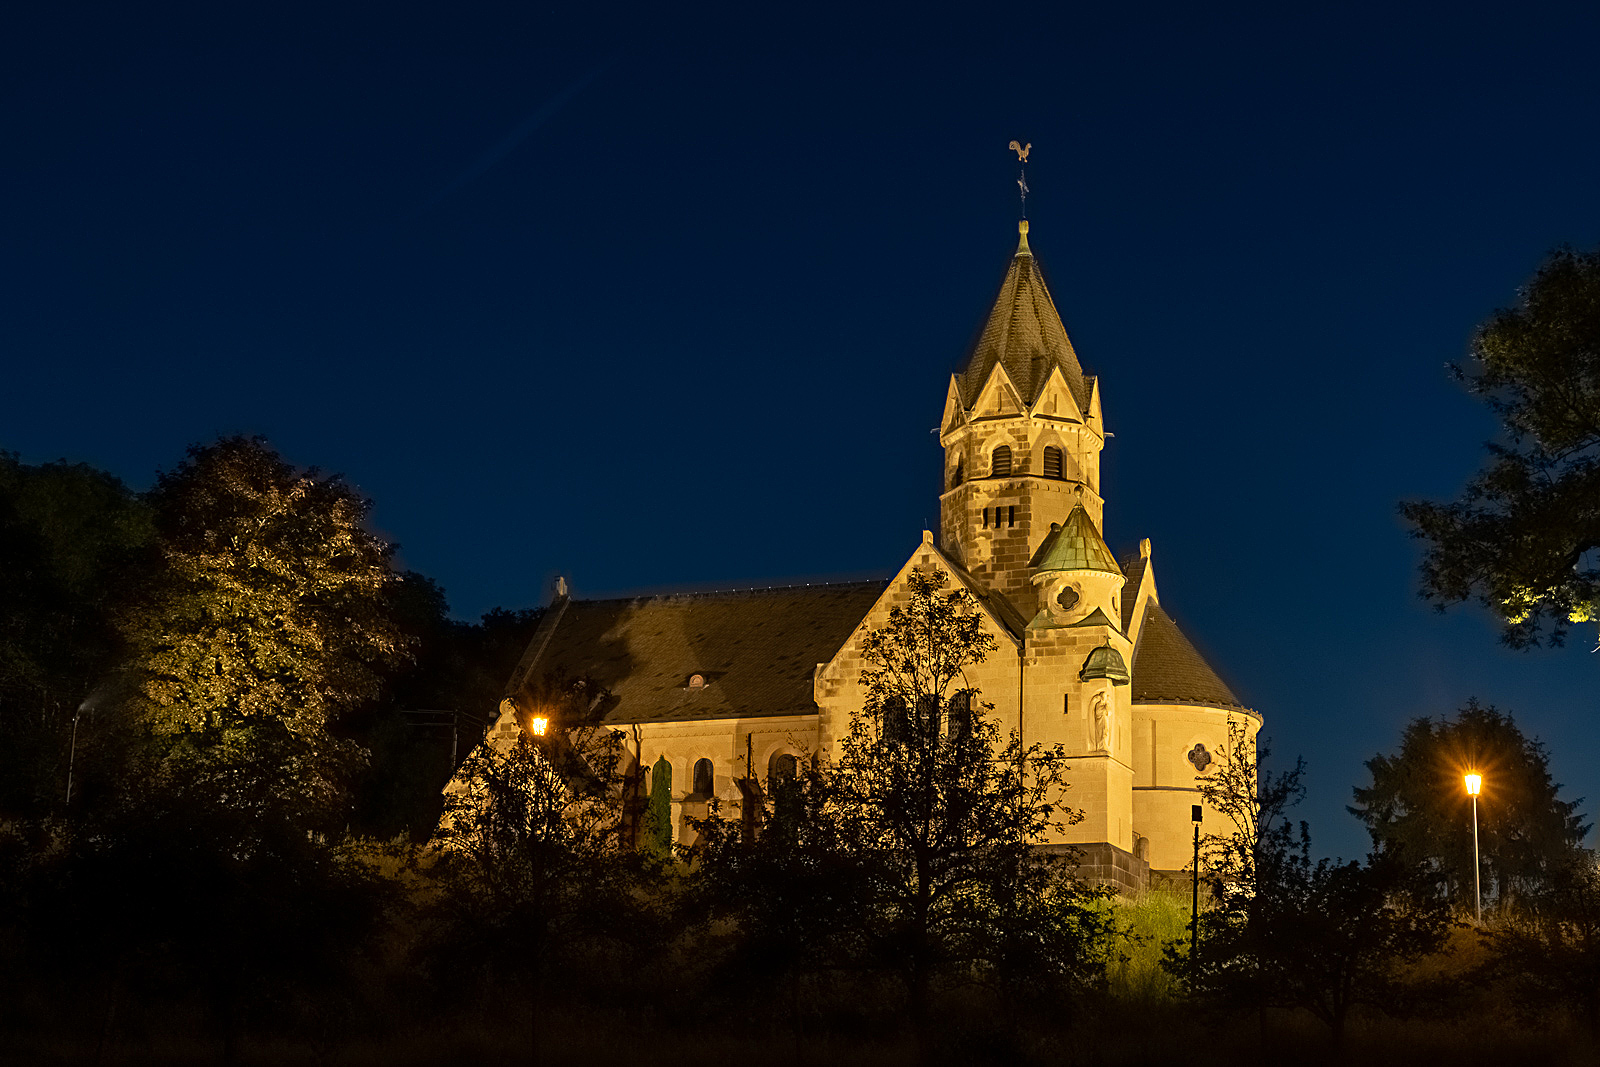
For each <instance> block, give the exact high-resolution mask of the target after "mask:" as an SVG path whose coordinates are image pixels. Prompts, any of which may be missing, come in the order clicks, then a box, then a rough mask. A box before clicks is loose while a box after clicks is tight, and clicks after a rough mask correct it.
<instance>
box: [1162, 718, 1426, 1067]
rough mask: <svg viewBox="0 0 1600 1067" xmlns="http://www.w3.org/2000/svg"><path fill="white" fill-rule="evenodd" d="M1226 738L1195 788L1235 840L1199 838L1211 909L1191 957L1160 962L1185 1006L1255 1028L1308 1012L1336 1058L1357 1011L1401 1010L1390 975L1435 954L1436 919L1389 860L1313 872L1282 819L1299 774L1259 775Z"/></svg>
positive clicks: (1241, 746)
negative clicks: (1269, 1018) (1245, 1018)
mask: <svg viewBox="0 0 1600 1067" xmlns="http://www.w3.org/2000/svg"><path fill="white" fill-rule="evenodd" d="M1229 726H1230V729H1229V746H1228V753H1227V755H1226V757H1225V759H1224V761H1223V765H1222V767H1221V768H1219V770H1218V772H1217V773H1216V774H1214V775H1212V776H1210V777H1202V778H1197V781H1199V782H1200V783H1201V792H1202V794H1203V795H1204V796H1205V797H1206V799H1207V800H1209V801H1210V802H1211V804H1212V805H1213V806H1215V807H1216V808H1218V809H1219V810H1220V811H1222V812H1223V814H1225V815H1226V816H1228V818H1229V820H1230V821H1231V822H1233V823H1234V830H1233V832H1232V833H1230V834H1227V835H1211V836H1209V837H1208V838H1207V853H1206V854H1207V859H1208V868H1207V872H1208V880H1209V881H1210V884H1211V897H1212V906H1211V907H1210V908H1209V909H1208V910H1207V911H1205V912H1204V913H1202V915H1201V916H1200V917H1199V919H1198V922H1199V928H1200V945H1199V951H1198V952H1197V953H1196V954H1195V955H1194V956H1193V957H1192V958H1191V957H1188V956H1186V955H1185V954H1184V953H1183V952H1182V951H1181V949H1180V947H1179V945H1178V944H1174V945H1169V946H1168V948H1167V952H1166V958H1165V960H1164V962H1165V964H1166V966H1167V967H1168V968H1169V970H1171V971H1173V972H1174V973H1176V974H1178V975H1180V976H1181V977H1182V978H1183V979H1184V980H1185V981H1186V983H1187V984H1188V988H1189V990H1190V992H1191V994H1193V995H1195V996H1197V997H1199V998H1201V999H1204V1000H1208V1001H1211V1002H1212V1003H1215V1004H1218V1005H1220V1006H1224V1007H1234V1008H1242V1009H1247V1010H1253V1011H1255V1012H1257V1013H1258V1014H1261V1017H1262V1021H1263V1028H1264V1025H1265V1015H1264V1011H1265V1009H1266V1008H1269V1007H1278V1008H1298V1009H1302V1010H1305V1011H1308V1012H1310V1013H1311V1014H1312V1015H1313V1016H1315V1017H1316V1018H1317V1019H1318V1020H1320V1021H1321V1022H1322V1023H1323V1024H1324V1025H1326V1026H1327V1027H1328V1032H1329V1035H1330V1037H1331V1039H1332V1042H1333V1045H1334V1047H1335V1048H1336V1049H1337V1048H1339V1047H1341V1046H1342V1044H1343V1041H1344V1034H1345V1027H1346V1024H1347V1023H1348V1021H1349V1018H1350V1013H1351V1011H1352V1009H1353V1008H1355V1007H1356V1006H1357V1005H1367V1006H1369V1007H1374V1008H1377V1009H1379V1010H1382V1011H1386V1012H1393V1011H1396V1010H1398V1009H1399V1008H1400V1007H1402V1006H1403V1004H1404V998H1403V996H1402V993H1403V989H1404V987H1403V983H1402V981H1401V979H1400V974H1401V971H1402V969H1403V968H1404V967H1405V966H1406V965H1407V964H1410V963H1412V962H1415V961H1416V960H1417V959H1419V958H1421V957H1423V956H1425V955H1428V954H1429V953H1432V952H1434V951H1437V949H1438V948H1439V947H1440V946H1441V945H1442V944H1443V942H1444V939H1445V936H1446V933H1447V931H1448V928H1449V923H1448V920H1447V917H1446V915H1445V912H1444V910H1443V908H1442V907H1441V906H1440V905H1439V904H1438V903H1437V902H1431V903H1430V902H1422V903H1417V902H1415V901H1414V900H1412V899H1411V894H1409V893H1408V892H1407V890H1408V889H1409V888H1410V886H1411V883H1412V879H1413V878H1414V877H1415V874H1414V869H1413V868H1412V867H1411V866H1408V865H1407V864H1406V863H1405V862H1404V861H1403V860H1402V859H1401V858H1400V857H1399V856H1397V855H1393V854H1388V855H1384V854H1379V855H1374V856H1372V857H1369V860H1368V863H1367V864H1366V865H1362V864H1360V863H1355V862H1349V863H1343V862H1337V861H1332V860H1327V859H1324V860H1320V861H1318V862H1316V863H1315V864H1313V863H1312V862H1311V835H1310V830H1309V828H1308V827H1307V826H1306V824H1305V823H1303V822H1302V823H1301V824H1300V826H1299V833H1298V835H1296V834H1295V832H1294V829H1293V827H1292V826H1291V824H1290V822H1289V820H1288V817H1287V810H1288V809H1289V808H1290V807H1292V806H1293V805H1294V804H1296V803H1298V802H1299V800H1300V799H1301V798H1302V797H1303V796H1304V788H1303V786H1302V784H1301V778H1302V776H1303V774H1304V770H1305V766H1304V762H1303V761H1299V760H1297V761H1296V763H1295V766H1294V768H1293V769H1292V770H1289V771H1285V772H1280V773H1278V774H1271V773H1266V772H1263V771H1262V770H1261V760H1262V759H1263V758H1264V757H1265V755H1266V753H1265V748H1264V746H1260V747H1258V746H1257V745H1253V744H1251V743H1250V740H1249V737H1248V734H1247V732H1246V731H1245V729H1244V727H1243V724H1242V723H1237V722H1234V723H1230V724H1229Z"/></svg>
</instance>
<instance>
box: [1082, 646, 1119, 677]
mask: <svg viewBox="0 0 1600 1067" xmlns="http://www.w3.org/2000/svg"><path fill="white" fill-rule="evenodd" d="M1078 677H1079V678H1081V679H1083V680H1084V681H1088V680H1089V679H1090V678H1109V679H1111V684H1112V685H1127V684H1128V682H1129V680H1130V679H1129V677H1128V665H1127V664H1126V663H1124V662H1123V661H1122V653H1120V652H1118V651H1117V650H1116V649H1114V648H1112V647H1111V646H1110V645H1101V646H1100V647H1099V648H1097V649H1095V650H1094V651H1093V652H1090V653H1089V658H1088V659H1086V660H1084V661H1083V669H1082V670H1081V671H1079V672H1078Z"/></svg>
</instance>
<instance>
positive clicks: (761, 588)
mask: <svg viewBox="0 0 1600 1067" xmlns="http://www.w3.org/2000/svg"><path fill="white" fill-rule="evenodd" d="M889 581H890V579H889V578H863V579H860V580H857V581H851V582H796V583H792V584H789V585H752V586H745V587H739V586H734V587H733V588H730V589H689V590H684V591H681V592H671V593H634V594H632V595H631V596H608V597H593V598H589V599H576V598H575V599H573V600H572V603H574V604H621V603H626V602H630V601H637V600H669V599H679V600H691V599H696V598H703V597H732V596H754V595H755V594H757V593H774V592H780V591H783V590H788V589H844V588H865V587H867V586H878V585H887V584H888V583H889Z"/></svg>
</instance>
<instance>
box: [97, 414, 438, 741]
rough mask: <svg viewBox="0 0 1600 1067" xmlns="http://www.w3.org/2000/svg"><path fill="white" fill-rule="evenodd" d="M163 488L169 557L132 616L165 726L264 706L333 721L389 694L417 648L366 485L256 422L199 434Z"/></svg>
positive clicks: (140, 683)
mask: <svg viewBox="0 0 1600 1067" xmlns="http://www.w3.org/2000/svg"><path fill="white" fill-rule="evenodd" d="M150 499H151V502H152V504H153V505H154V508H155V514H156V530H157V534H158V538H159V546H160V551H161V557H162V566H161V568H160V571H159V573H157V574H156V575H154V576H152V579H151V580H150V581H149V582H147V583H146V584H145V586H144V588H143V589H142V590H141V595H140V597H139V599H138V602H137V603H136V604H135V605H134V606H133V608H132V609H131V610H129V611H127V612H126V613H124V616H123V620H122V622H123V632H124V636H125V637H126V638H127V640H128V642H129V645H130V646H131V649H132V656H133V666H134V673H135V678H136V680H137V688H138V693H139V696H140V697H141V698H142V705H143V708H144V710H145V714H146V715H147V717H148V719H149V721H150V722H151V724H152V725H153V726H154V727H155V728H156V729H157V730H159V731H161V732H165V733H176V732H181V731H194V730H202V729H212V728H218V727H224V728H225V727H230V726H240V725H248V724H249V723H251V722H252V721H255V720H261V719H266V720H278V721H282V722H284V723H286V724H287V725H288V726H289V727H290V728H291V729H293V730H296V731H298V732H301V733H304V734H307V735H322V734H324V733H325V732H326V730H327V727H328V725H329V722H330V720H332V719H333V718H334V717H335V716H336V715H338V714H339V713H340V712H342V711H346V710H349V709H350V708H352V707H354V706H355V705H357V704H358V703H360V702H361V701H363V700H368V699H371V698H373V697H375V696H376V695H377V694H378V692H379V689H380V685H381V681H382V675H381V671H382V670H383V669H384V668H385V667H388V666H392V665H394V664H396V663H397V662H399V661H400V660H401V659H402V658H403V656H404V654H405V651H406V650H405V648H404V639H403V636H402V634H401V631H400V630H399V628H398V627H397V626H396V624H395V621H394V618H393V615H392V612H391V610H390V606H391V601H390V597H389V592H390V590H391V588H392V587H393V586H394V585H395V584H396V583H397V582H399V581H400V578H399V576H398V575H396V574H395V572H394V570H393V569H392V568H391V566H390V559H391V556H392V555H393V551H394V548H393V546H391V545H388V544H385V543H384V542H383V541H382V540H380V539H379V538H377V537H376V536H374V535H373V534H372V533H371V532H369V531H368V530H367V529H366V526H365V520H366V516H367V512H368V510H369V508H370V504H369V502H368V501H367V500H365V499H363V498H362V497H361V496H360V495H358V494H357V493H356V492H355V491H354V490H352V489H351V488H350V487H349V486H348V485H346V484H345V483H344V481H343V480H342V479H340V478H339V477H338V476H337V475H324V474H322V473H320V472H318V471H316V470H300V469H297V468H295V467H293V466H291V465H290V464H288V463H286V462H285V461H284V460H283V459H281V458H280V457H279V456H278V455H277V453H275V452H274V451H273V450H272V449H271V448H269V447H268V446H267V445H266V443H265V442H263V441H262V440H261V439H259V438H245V437H229V438H224V439H222V440H219V441H217V442H216V443H215V444H211V445H205V446H196V447H193V448H190V449H189V455H188V458H187V459H186V460H185V461H184V462H183V463H181V464H179V466H178V468H177V469H176V470H174V471H171V472H168V473H164V474H162V475H161V476H160V478H159V479H158V480H157V482H156V486H155V488H154V489H153V490H152V492H151V494H150Z"/></svg>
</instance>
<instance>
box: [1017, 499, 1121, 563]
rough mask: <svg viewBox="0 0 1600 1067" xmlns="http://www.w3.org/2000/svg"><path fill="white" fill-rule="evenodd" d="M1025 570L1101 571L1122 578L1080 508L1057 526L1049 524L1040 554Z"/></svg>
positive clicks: (1112, 559) (1104, 543)
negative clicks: (1118, 575)
mask: <svg viewBox="0 0 1600 1067" xmlns="http://www.w3.org/2000/svg"><path fill="white" fill-rule="evenodd" d="M1028 566H1029V567H1030V568H1031V569H1033V570H1034V571H1101V572H1103V573H1105V574H1121V573H1122V568H1121V567H1119V566H1117V557H1115V556H1113V555H1112V554H1111V549H1109V548H1107V547H1106V542H1105V538H1103V537H1101V536H1100V531H1099V530H1097V529H1095V526H1094V520H1093V519H1091V518H1090V517H1089V513H1088V512H1087V511H1085V510H1083V505H1082V504H1079V505H1078V506H1077V507H1075V508H1073V509H1072V514H1071V515H1068V516H1067V521H1066V522H1064V523H1062V524H1061V525H1060V526H1056V525H1055V524H1054V523H1052V524H1051V529H1050V532H1049V533H1048V534H1046V535H1045V539H1044V542H1043V543H1042V544H1040V545H1039V551H1037V552H1035V553H1034V554H1033V559H1031V560H1029V561H1028Z"/></svg>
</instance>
